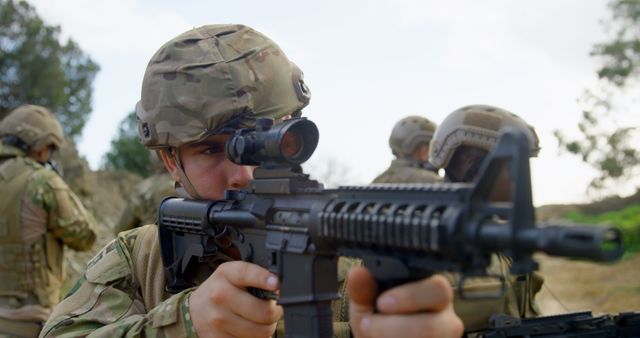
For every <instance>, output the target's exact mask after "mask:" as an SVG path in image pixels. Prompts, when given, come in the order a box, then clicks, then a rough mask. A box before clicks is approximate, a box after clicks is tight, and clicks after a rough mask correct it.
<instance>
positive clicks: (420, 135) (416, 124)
mask: <svg viewBox="0 0 640 338" xmlns="http://www.w3.org/2000/svg"><path fill="white" fill-rule="evenodd" d="M435 130H436V125H435V123H433V122H431V121H429V120H428V119H426V118H424V117H421V116H407V117H405V118H403V119H401V120H400V121H398V122H397V123H396V124H395V125H394V127H393V129H392V131H391V135H390V136H389V147H390V148H391V152H392V153H393V155H394V156H395V157H396V159H394V160H393V161H392V162H391V165H390V166H389V168H388V169H387V170H386V171H385V172H383V173H382V174H380V175H378V177H376V178H375V179H374V180H373V183H433V182H440V181H442V179H441V178H440V176H438V174H436V173H435V172H434V171H433V170H431V169H430V168H429V165H428V163H426V161H421V160H419V159H418V155H417V154H416V152H417V151H418V150H419V148H420V147H422V146H428V145H429V142H430V141H431V138H432V137H433V133H434V131H435Z"/></svg>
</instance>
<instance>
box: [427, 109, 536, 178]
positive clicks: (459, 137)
mask: <svg viewBox="0 0 640 338" xmlns="http://www.w3.org/2000/svg"><path fill="white" fill-rule="evenodd" d="M507 126H509V127H515V128H517V129H519V130H523V131H524V132H525V133H526V134H527V136H528V137H529V142H530V150H531V156H533V157H535V156H537V155H538V152H539V150H540V146H539V140H538V135H537V134H536V131H535V129H533V127H532V126H530V125H529V124H527V123H526V122H525V121H524V120H523V119H521V118H520V117H519V116H517V115H516V114H513V113H511V112H509V111H506V110H504V109H500V108H498V107H493V106H488V105H471V106H466V107H462V108H460V109H458V110H456V111H454V112H452V113H451V114H449V115H448V116H447V117H446V118H445V119H444V121H442V124H440V126H439V127H438V129H437V130H436V133H435V135H434V136H433V139H432V140H431V145H430V147H429V162H430V163H431V164H433V165H434V166H436V167H438V168H446V167H447V165H448V164H449V161H450V160H451V157H452V156H453V153H454V152H455V150H456V149H457V148H458V147H460V146H463V145H466V146H472V147H477V148H481V149H484V150H486V151H490V150H491V148H492V147H493V146H494V145H495V144H496V143H497V142H498V138H499V136H500V130H501V129H502V128H504V127H507Z"/></svg>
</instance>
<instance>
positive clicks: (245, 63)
mask: <svg viewBox="0 0 640 338" xmlns="http://www.w3.org/2000/svg"><path fill="white" fill-rule="evenodd" d="M310 97H311V95H310V92H309V89H308V88H307V86H306V85H305V83H304V81H303V77H302V72H301V71H300V69H299V68H298V67H297V66H296V65H295V64H293V63H292V62H291V61H289V59H288V58H287V56H286V55H285V54H284V52H283V51H282V50H281V49H280V47H278V46H277V45H276V44H275V43H274V42H273V41H271V40H270V39H269V38H267V37H266V36H264V35H263V34H261V33H259V32H257V31H255V30H254V29H252V28H249V27H246V26H243V25H208V26H203V27H199V28H195V29H192V30H190V31H188V32H185V33H183V34H181V35H179V36H177V37H176V38H174V39H172V40H171V41H169V42H167V43H166V44H165V45H164V46H162V47H161V48H160V49H159V50H158V51H157V52H156V53H155V55H154V56H153V57H152V58H151V60H150V61H149V64H148V66H147V70H146V72H145V75H144V80H143V83H142V99H141V100H140V102H138V104H137V105H136V115H137V117H138V134H139V136H140V140H141V142H142V143H143V144H144V145H145V146H147V147H149V148H163V147H177V146H180V145H182V144H186V143H191V142H197V141H200V140H203V139H204V138H206V137H208V136H210V135H212V134H216V133H225V132H229V131H230V130H229V129H235V128H242V127H251V126H252V125H254V122H255V119H257V118H263V117H267V118H273V119H278V118H281V117H283V116H287V115H290V114H292V113H295V112H298V111H300V110H301V109H302V108H303V107H305V106H306V105H307V104H308V103H309V99H310Z"/></svg>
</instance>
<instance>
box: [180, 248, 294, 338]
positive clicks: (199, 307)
mask: <svg viewBox="0 0 640 338" xmlns="http://www.w3.org/2000/svg"><path fill="white" fill-rule="evenodd" d="M248 287H255V288H260V289H264V290H268V291H276V290H277V289H278V288H279V284H278V279H277V277H276V276H275V275H273V274H272V273H270V272H269V271H267V270H265V269H263V268H262V267H260V266H258V265H255V264H251V263H247V262H242V261H233V262H227V263H223V264H221V265H220V266H219V267H218V268H217V269H216V270H215V271H214V272H213V274H212V275H211V276H209V278H207V280H206V281H204V283H202V284H201V285H200V286H198V288H197V289H196V290H195V291H193V293H192V294H191V295H190V296H189V313H190V315H191V318H192V322H193V325H194V326H195V329H196V332H197V333H198V336H199V337H201V338H205V337H257V338H259V337H270V336H271V335H273V333H274V332H275V330H276V323H277V321H278V319H280V318H281V317H282V313H283V312H282V307H281V306H278V305H276V303H275V301H273V300H262V299H259V298H257V297H255V296H253V295H252V294H250V293H249V292H247V288H248Z"/></svg>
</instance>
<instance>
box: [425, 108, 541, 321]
mask: <svg viewBox="0 0 640 338" xmlns="http://www.w3.org/2000/svg"><path fill="white" fill-rule="evenodd" d="M506 127H511V128H516V129H517V130H520V131H523V132H524V133H525V134H526V135H527V136H528V138H529V141H530V155H531V156H537V155H538V151H539V150H540V147H539V144H538V143H539V142H538V136H537V134H536V132H535V130H534V129H533V127H531V126H530V125H529V124H527V123H526V122H525V121H524V120H522V119H521V118H520V117H518V116H517V115H515V114H513V113H511V112H509V111H506V110H504V109H501V108H497V107H493V106H488V105H470V106H465V107H462V108H460V109H458V110H455V111H454V112H452V113H451V114H449V115H448V116H447V117H446V118H445V119H444V120H443V121H442V123H441V124H440V126H439V127H438V129H437V130H436V132H435V134H434V136H433V139H432V140H431V146H430V149H429V162H430V163H431V164H433V165H434V166H435V167H437V168H439V169H444V170H445V180H447V181H450V182H471V181H473V180H474V179H475V178H476V176H477V175H478V173H479V172H478V171H479V169H480V166H481V165H482V162H483V160H484V158H485V157H486V155H487V154H488V153H489V151H490V150H491V148H493V146H495V145H496V144H497V142H498V139H499V137H500V132H501V130H503V128H506ZM501 170H502V172H501V174H500V176H499V179H498V182H497V183H496V185H495V186H494V188H493V191H492V193H491V195H490V197H489V198H490V199H491V200H493V201H510V200H511V196H510V190H511V183H510V181H509V178H508V173H507V167H506V166H504V167H503V168H502V169H501ZM510 264H511V263H510V260H509V258H507V257H506V256H502V255H499V256H494V257H493V264H492V266H491V267H490V270H491V272H492V273H493V274H495V275H501V276H504V277H505V280H506V286H507V290H506V292H505V293H504V295H503V296H502V297H500V298H494V299H486V300H481V301H477V300H474V301H468V300H463V299H460V298H458V297H456V298H455V300H454V304H455V305H454V307H455V309H456V313H457V314H458V316H460V317H461V318H462V320H463V322H464V325H465V330H466V331H467V332H470V331H476V330H478V329H481V328H486V326H487V323H488V320H489V316H490V315H492V314H494V313H505V314H509V315H511V316H516V317H522V318H524V317H532V316H537V315H538V314H539V311H538V308H537V306H536V304H535V302H534V298H535V294H536V293H537V292H538V291H539V290H540V288H541V287H542V282H543V280H542V278H541V277H540V276H539V275H537V274H535V273H532V274H527V275H519V276H512V275H511V274H510V272H509V266H510ZM448 277H449V278H450V281H451V283H452V284H453V285H457V283H458V277H457V276H455V275H453V274H449V275H448ZM466 288H468V289H469V290H470V291H473V290H483V291H488V292H492V291H493V292H495V291H498V290H499V288H500V284H499V283H498V282H497V281H495V280H487V279H478V280H470V281H468V282H467V283H465V289H466ZM456 294H457V293H456Z"/></svg>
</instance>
